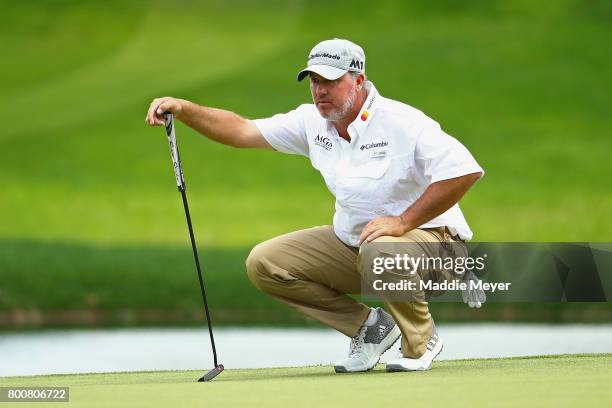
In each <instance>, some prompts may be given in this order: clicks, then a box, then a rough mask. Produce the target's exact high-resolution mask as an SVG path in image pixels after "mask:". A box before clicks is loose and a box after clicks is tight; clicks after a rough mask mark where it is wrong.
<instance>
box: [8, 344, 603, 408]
mask: <svg viewBox="0 0 612 408" xmlns="http://www.w3.org/2000/svg"><path fill="white" fill-rule="evenodd" d="M611 360H612V355H610V354H591V355H561V356H547V357H525V358H510V359H490V360H459V361H443V362H439V363H435V365H434V368H433V369H432V370H431V371H428V372H420V373H415V372H413V373H386V372H384V367H382V366H378V367H377V368H376V369H375V370H374V371H372V372H369V373H359V374H335V373H334V372H333V369H332V367H329V366H328V367H322V366H319V367H302V368H278V369H257V370H231V369H230V370H226V371H225V372H223V373H221V374H220V375H219V376H218V377H217V378H215V379H214V380H213V381H212V382H210V383H196V382H195V379H197V378H198V377H199V376H200V375H201V374H202V372H195V371H187V372H185V371H175V372H141V373H116V374H115V373H112V374H88V375H55V376H41V377H15V378H0V386H15V387H17V386H20V387H23V386H46V387H51V386H58V387H59V386H63V387H66V386H67V387H70V404H71V405H74V406H78V407H81V406H82V407H98V406H99V407H103V406H110V405H112V406H116V407H122V406H129V407H166V406H171V405H180V406H184V407H190V406H202V405H203V404H205V405H206V406H245V405H247V406H254V405H256V406H270V407H276V406H287V405H291V406H297V407H311V406H324V407H331V406H338V405H342V406H344V405H350V406H358V407H361V406H372V405H379V404H380V405H389V404H409V405H420V406H423V405H426V406H434V407H438V406H440V407H447V406H453V407H456V406H466V407H473V406H501V407H516V406H526V405H528V406H533V407H574V406H576V405H586V406H593V405H601V403H602V401H607V400H609V398H610V397H612V392H611V391H610V387H608V386H607V385H608V384H609V382H610V380H611V377H612V369H611V367H612V365H611V364H610V363H611ZM13 405H15V406H17V405H18V404H13ZM8 406H10V404H9V405H8Z"/></svg>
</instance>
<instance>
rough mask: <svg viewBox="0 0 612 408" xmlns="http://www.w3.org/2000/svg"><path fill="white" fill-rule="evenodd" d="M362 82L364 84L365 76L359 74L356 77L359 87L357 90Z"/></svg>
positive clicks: (361, 85)
mask: <svg viewBox="0 0 612 408" xmlns="http://www.w3.org/2000/svg"><path fill="white" fill-rule="evenodd" d="M364 82H365V75H364V74H359V76H358V77H357V85H358V86H359V88H361V87H363V83H364Z"/></svg>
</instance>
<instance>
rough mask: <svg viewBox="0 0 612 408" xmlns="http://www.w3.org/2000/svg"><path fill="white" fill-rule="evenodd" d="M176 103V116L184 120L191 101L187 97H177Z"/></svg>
mask: <svg viewBox="0 0 612 408" xmlns="http://www.w3.org/2000/svg"><path fill="white" fill-rule="evenodd" d="M176 104H177V109H176V111H175V112H174V116H176V118H177V119H179V120H182V119H183V118H184V117H185V116H186V115H187V110H188V108H189V106H188V105H189V101H187V100H185V99H177V100H176Z"/></svg>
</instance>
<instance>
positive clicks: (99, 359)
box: [0, 324, 612, 376]
mask: <svg viewBox="0 0 612 408" xmlns="http://www.w3.org/2000/svg"><path fill="white" fill-rule="evenodd" d="M437 327H438V331H439V333H440V335H441V337H442V338H443V340H444V350H443V351H442V353H441V354H440V356H439V359H440V360H454V359H467V358H494V357H513V356H531V355H544V354H564V353H603V352H612V325H540V324H538V325H531V324H529V325H527V324H438V325H437ZM215 341H216V344H217V351H218V355H219V362H220V363H222V364H223V365H224V366H225V367H226V368H255V367H258V368H263V367H291V366H306V365H318V364H331V363H333V362H334V361H335V360H338V359H340V358H342V357H344V356H345V355H346V354H347V352H348V347H349V340H348V338H347V337H345V336H344V335H342V334H340V333H338V332H336V331H334V330H331V329H294V328H291V329H289V328H287V329H272V328H242V327H241V328H227V327H225V328H217V329H216V330H215ZM398 348H399V342H398V343H396V345H394V346H393V347H392V348H391V349H390V350H389V351H388V352H387V353H385V355H383V358H382V360H381V361H383V362H384V361H386V360H387V359H389V358H394V357H396V356H397V355H398V353H399V352H398ZM212 365H213V363H212V353H211V350H210V342H209V339H208V331H207V329H206V328H205V327H204V328H201V329H175V328H173V329H117V330H65V331H44V332H27V333H0V376H17V375H36V374H64V373H92V372H116V371H148V370H187V369H194V370H206V369H208V368H212Z"/></svg>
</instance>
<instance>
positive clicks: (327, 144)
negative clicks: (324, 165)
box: [314, 135, 334, 150]
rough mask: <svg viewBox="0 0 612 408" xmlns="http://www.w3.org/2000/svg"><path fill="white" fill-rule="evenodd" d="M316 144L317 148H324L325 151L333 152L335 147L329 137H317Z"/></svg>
mask: <svg viewBox="0 0 612 408" xmlns="http://www.w3.org/2000/svg"><path fill="white" fill-rule="evenodd" d="M314 142H315V144H316V145H317V146H319V147H322V148H324V149H325V150H331V149H332V147H334V145H333V144H332V142H331V140H329V137H323V136H321V135H317V137H315V139H314Z"/></svg>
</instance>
